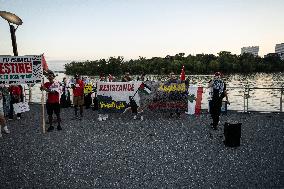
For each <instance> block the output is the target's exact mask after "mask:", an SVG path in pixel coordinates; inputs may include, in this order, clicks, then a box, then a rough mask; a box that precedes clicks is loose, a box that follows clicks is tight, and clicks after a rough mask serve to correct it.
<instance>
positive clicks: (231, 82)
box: [26, 73, 284, 112]
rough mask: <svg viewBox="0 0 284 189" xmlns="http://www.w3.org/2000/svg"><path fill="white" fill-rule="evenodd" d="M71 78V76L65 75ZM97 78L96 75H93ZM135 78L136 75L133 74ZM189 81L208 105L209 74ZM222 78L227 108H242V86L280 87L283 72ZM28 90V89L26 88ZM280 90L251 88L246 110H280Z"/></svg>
mask: <svg viewBox="0 0 284 189" xmlns="http://www.w3.org/2000/svg"><path fill="white" fill-rule="evenodd" d="M65 76H66V75H65V74H63V73H58V75H57V77H56V79H57V80H58V81H62V78H63V77H65ZM67 78H69V79H71V77H67ZM94 78H95V79H97V78H98V77H94ZM133 78H137V76H133ZM146 78H148V79H149V80H165V79H166V76H157V75H148V76H146ZM186 78H189V79H190V81H191V83H193V84H197V85H198V86H204V87H205V88H204V94H203V98H202V105H201V107H202V109H207V107H208V90H207V89H206V86H207V82H208V81H209V80H210V79H211V78H212V76H211V75H187V76H186ZM45 80H46V79H45ZM224 80H225V81H226V83H227V87H228V94H229V101H230V103H231V104H230V105H229V106H228V109H229V110H240V111H242V110H243V109H244V98H243V96H244V86H245V85H249V86H250V87H259V88H280V87H281V86H282V85H284V74H283V73H269V74H267V73H256V74H250V75H242V74H233V75H227V76H224ZM39 87H40V84H36V85H35V86H34V87H32V100H31V101H32V102H34V103H40V102H41V91H40V90H39ZM26 91H27V92H28V90H26ZM280 91H281V90H279V89H251V91H250V93H249V94H250V96H249V98H248V107H249V108H248V110H249V111H273V112H277V111H280V96H281V92H280Z"/></svg>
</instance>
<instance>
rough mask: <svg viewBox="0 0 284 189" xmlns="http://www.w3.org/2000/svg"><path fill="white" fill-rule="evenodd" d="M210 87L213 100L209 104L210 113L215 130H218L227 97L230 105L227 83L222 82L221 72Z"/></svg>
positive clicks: (217, 73)
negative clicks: (223, 103)
mask: <svg viewBox="0 0 284 189" xmlns="http://www.w3.org/2000/svg"><path fill="white" fill-rule="evenodd" d="M208 87H209V88H210V87H211V88H212V97H211V98H212V99H211V101H210V102H209V107H210V110H209V112H210V114H211V117H212V120H213V123H212V124H211V125H212V128H213V129H214V130H217V126H218V123H219V117H220V114H221V107H222V100H223V98H224V97H226V100H227V103H228V104H230V103H229V100H228V95H227V91H226V83H225V82H224V81H223V80H222V78H221V73H220V72H216V73H215V74H214V78H213V79H212V80H211V81H210V82H209V84H208Z"/></svg>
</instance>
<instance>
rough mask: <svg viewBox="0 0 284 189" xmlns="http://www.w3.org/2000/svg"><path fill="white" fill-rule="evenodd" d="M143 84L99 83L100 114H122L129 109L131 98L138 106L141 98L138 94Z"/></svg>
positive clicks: (136, 82)
mask: <svg viewBox="0 0 284 189" xmlns="http://www.w3.org/2000/svg"><path fill="white" fill-rule="evenodd" d="M141 83H142V82H140V81H132V82H101V81H99V82H98V83H97V98H98V105H99V107H98V108H99V109H98V111H99V113H119V112H120V113H122V112H123V111H124V110H125V108H127V107H129V101H130V100H129V98H130V97H133V99H134V100H135V102H136V103H137V105H138V106H139V104H140V97H139V95H138V94H137V91H138V88H139V87H140V85H141Z"/></svg>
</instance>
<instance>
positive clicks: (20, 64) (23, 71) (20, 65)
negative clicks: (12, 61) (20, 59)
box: [18, 63, 25, 73]
mask: <svg viewBox="0 0 284 189" xmlns="http://www.w3.org/2000/svg"><path fill="white" fill-rule="evenodd" d="M18 67H19V73H25V66H24V64H22V63H19V64H18Z"/></svg>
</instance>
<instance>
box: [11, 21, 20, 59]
mask: <svg viewBox="0 0 284 189" xmlns="http://www.w3.org/2000/svg"><path fill="white" fill-rule="evenodd" d="M9 25H10V33H11V40H12V46H13V53H14V56H18V49H17V42H16V34H15V32H16V29H15V27H14V26H13V25H12V24H9Z"/></svg>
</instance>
